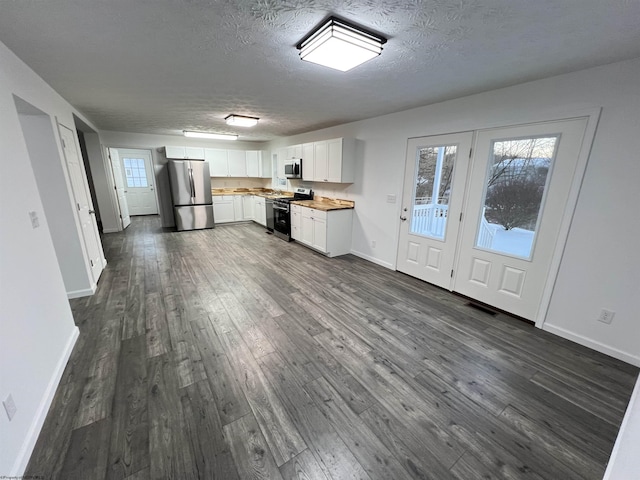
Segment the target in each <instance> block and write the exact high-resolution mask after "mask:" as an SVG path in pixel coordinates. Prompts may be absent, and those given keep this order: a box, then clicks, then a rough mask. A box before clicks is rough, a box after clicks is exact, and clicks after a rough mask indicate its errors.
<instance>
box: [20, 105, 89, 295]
mask: <svg viewBox="0 0 640 480" xmlns="http://www.w3.org/2000/svg"><path fill="white" fill-rule="evenodd" d="M18 117H19V118H20V124H21V126H22V133H23V135H24V138H25V143H26V145H27V151H28V152H29V159H30V161H31V165H32V168H33V172H34V175H35V178H36V183H37V185H38V191H39V193H40V197H41V198H43V199H46V201H45V202H44V211H45V215H46V216H47V218H48V219H49V231H50V233H51V239H52V240H53V246H54V248H55V251H56V255H57V258H58V264H59V266H60V270H61V272H62V278H63V280H64V285H65V288H66V290H67V294H69V293H70V292H81V291H85V290H89V289H90V288H91V281H90V278H91V276H90V271H89V270H88V269H87V268H86V263H85V259H84V254H83V244H82V241H81V239H80V237H79V236H78V235H69V232H73V231H76V230H77V226H76V216H75V211H74V210H75V205H74V204H73V202H72V201H71V198H69V192H68V185H67V183H66V180H65V175H64V171H63V166H62V164H61V163H60V161H59V159H58V157H57V156H58V147H57V145H56V138H55V136H56V135H57V132H55V133H54V128H56V126H54V125H52V120H51V117H49V115H33V114H28V115H27V114H19V115H18ZM53 219H55V220H53Z"/></svg>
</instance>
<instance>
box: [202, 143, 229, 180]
mask: <svg viewBox="0 0 640 480" xmlns="http://www.w3.org/2000/svg"><path fill="white" fill-rule="evenodd" d="M204 158H205V160H207V161H208V162H209V171H210V175H211V176H212V177H228V176H229V162H228V155H227V151H226V150H222V149H219V148H205V149H204Z"/></svg>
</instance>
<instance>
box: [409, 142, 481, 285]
mask: <svg viewBox="0 0 640 480" xmlns="http://www.w3.org/2000/svg"><path fill="white" fill-rule="evenodd" d="M472 139H473V133H472V132H465V133H457V134H451V135H438V136H433V137H421V138H411V139H409V142H408V147H407V162H406V167H405V180H404V194H403V197H402V205H403V208H402V215H401V217H400V219H401V224H400V242H399V245H398V261H397V269H398V270H399V271H401V272H403V273H407V274H409V275H412V276H414V277H417V278H420V279H421V280H425V281H427V282H429V283H433V284H434V285H438V286H439V287H442V288H447V289H451V282H452V276H451V271H452V270H453V266H454V261H455V251H456V242H457V238H458V230H459V227H460V222H459V217H460V212H462V205H463V200H464V191H465V184H466V181H467V170H468V166H469V153H470V151H471V141H472Z"/></svg>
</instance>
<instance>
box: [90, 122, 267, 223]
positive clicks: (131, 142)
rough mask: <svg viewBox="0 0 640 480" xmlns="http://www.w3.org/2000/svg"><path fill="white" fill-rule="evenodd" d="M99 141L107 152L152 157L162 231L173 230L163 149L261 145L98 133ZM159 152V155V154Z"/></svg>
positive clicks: (259, 147) (255, 147) (257, 147)
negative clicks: (131, 150)
mask: <svg viewBox="0 0 640 480" xmlns="http://www.w3.org/2000/svg"><path fill="white" fill-rule="evenodd" d="M100 138H101V139H102V142H103V144H104V145H105V146H106V147H110V148H118V147H120V148H142V149H149V150H151V153H152V155H153V168H154V170H155V175H156V186H157V187H158V190H157V191H158V205H159V206H160V217H161V218H162V226H163V227H173V226H174V225H175V223H174V220H173V210H172V208H171V190H170V187H169V175H168V173H167V169H166V165H167V158H166V157H165V154H164V150H163V149H162V147H164V146H167V145H169V146H187V147H203V148H223V149H225V150H262V148H263V147H264V143H263V142H242V141H233V142H230V141H224V140H223V141H215V140H202V139H197V138H187V137H184V136H181V135H149V134H143V133H127V132H112V131H101V132H100ZM159 150H160V151H159Z"/></svg>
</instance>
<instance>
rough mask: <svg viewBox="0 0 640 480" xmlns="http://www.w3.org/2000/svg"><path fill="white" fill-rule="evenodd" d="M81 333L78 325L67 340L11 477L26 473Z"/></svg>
mask: <svg viewBox="0 0 640 480" xmlns="http://www.w3.org/2000/svg"><path fill="white" fill-rule="evenodd" d="M79 335H80V330H79V329H78V327H75V326H74V327H73V331H72V332H71V335H70V336H69V339H68V340H67V344H66V345H65V348H64V350H63V351H62V355H61V356H60V359H59V360H58V363H57V365H56V368H55V370H54V371H53V375H52V376H51V379H50V380H49V384H48V385H47V389H46V390H45V392H44V396H43V397H42V400H41V401H40V405H39V407H38V410H37V411H36V414H35V417H34V419H33V422H32V423H31V427H29V432H28V433H27V436H26V438H25V440H24V442H23V443H22V447H21V448H20V451H19V452H18V457H17V458H16V461H15V462H14V464H13V468H12V469H11V473H10V475H11V478H18V477H20V476H21V475H23V474H24V471H25V470H26V468H27V464H28V463H29V458H30V457H31V454H32V453H33V448H34V447H35V446H36V441H37V440H38V435H40V430H42V425H43V424H44V420H45V418H46V417H47V413H48V412H49V407H51V402H53V396H54V395H55V393H56V389H57V388H58V384H59V383H60V379H61V378H62V373H63V372H64V369H65V367H66V366H67V362H68V361H69V357H70V356H71V352H72V351H73V347H74V346H75V344H76V341H77V340H78V336H79Z"/></svg>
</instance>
